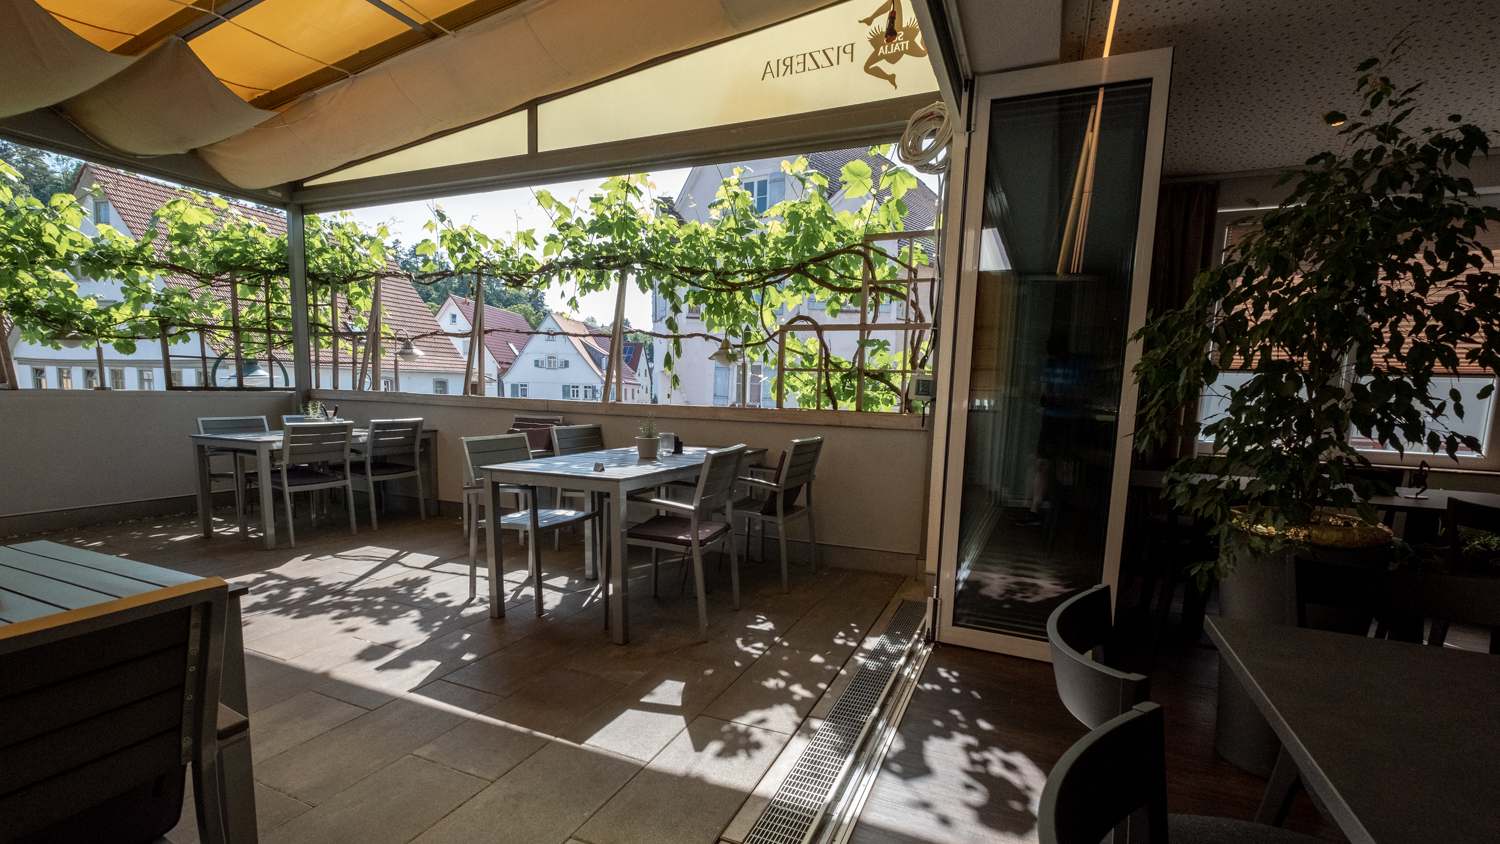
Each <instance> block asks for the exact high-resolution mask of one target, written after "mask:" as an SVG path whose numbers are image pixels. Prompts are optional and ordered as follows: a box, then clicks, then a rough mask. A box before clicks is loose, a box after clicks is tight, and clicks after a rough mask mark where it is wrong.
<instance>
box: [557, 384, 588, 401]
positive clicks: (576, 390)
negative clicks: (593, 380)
mask: <svg viewBox="0 0 1500 844" xmlns="http://www.w3.org/2000/svg"><path fill="white" fill-rule="evenodd" d="M562 397H563V398H565V399H575V400H576V399H579V398H582V397H583V389H582V388H581V387H579V386H578V385H577V384H564V385H562Z"/></svg>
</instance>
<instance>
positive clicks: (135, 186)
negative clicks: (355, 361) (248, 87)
mask: <svg viewBox="0 0 1500 844" xmlns="http://www.w3.org/2000/svg"><path fill="white" fill-rule="evenodd" d="M93 184H97V185H99V187H100V188H101V189H102V190H103V191H104V195H105V197H106V198H107V199H108V200H109V203H110V205H112V206H113V207H114V209H115V211H116V213H117V214H118V215H119V218H120V221H121V222H123V223H124V224H125V229H126V230H127V231H126V232H124V233H126V234H129V235H130V236H131V237H140V236H141V234H142V233H143V232H145V231H146V230H147V229H149V228H151V221H152V218H153V217H154V216H155V215H156V212H157V211H158V210H159V209H160V208H161V207H162V206H163V205H166V204H167V203H168V202H170V201H172V200H173V199H178V198H185V197H190V196H192V194H191V193H190V192H188V191H186V190H183V189H182V188H178V187H174V186H172V185H169V184H167V183H165V182H158V181H156V180H155V179H148V178H146V177H144V176H138V175H136V174H134V173H127V172H125V171H123V170H114V169H111V168H108V167H100V166H99V165H97V164H87V165H85V166H84V167H83V168H81V170H80V171H79V174H78V182H77V183H76V184H75V185H74V191H75V192H77V191H78V189H79V188H80V187H85V186H88V185H93ZM229 202H230V207H231V208H233V209H234V210H235V211H238V212H239V213H241V214H244V215H246V216H248V217H250V218H252V219H255V220H258V221H260V222H261V223H264V224H265V226H266V231H267V232H269V233H270V234H271V236H273V237H280V236H281V235H284V234H286V215H285V214H283V213H282V212H280V211H276V210H273V209H270V208H263V207H261V206H259V205H250V204H248V203H244V202H236V201H234V200H230V201H229ZM158 248H161V247H160V246H158ZM387 266H390V267H391V268H392V269H394V266H393V265H390V264H389V263H388V264H387ZM163 281H165V282H166V283H168V284H175V285H180V286H190V285H194V284H195V282H194V281H193V280H191V279H188V278H185V277H180V276H171V277H165V278H164V279H163ZM212 289H213V291H214V295H215V296H216V297H217V298H218V299H219V300H220V301H227V300H228V299H229V293H228V287H227V285H226V284H223V283H219V284H214V285H212ZM381 300H382V304H383V305H384V307H385V326H386V328H387V333H390V334H394V333H395V331H396V330H397V329H401V330H404V331H405V332H406V333H407V335H408V336H410V337H413V338H415V339H414V340H413V344H414V345H415V346H416V347H417V348H419V349H421V350H422V352H423V356H422V358H421V359H420V361H418V362H417V363H415V364H410V366H411V368H413V369H421V370H425V371H440V372H453V371H456V372H463V369H464V359H463V357H461V356H460V355H459V354H458V351H457V350H456V349H454V348H453V343H452V341H450V340H448V338H446V337H444V336H442V335H441V334H434V333H433V332H436V331H437V330H438V325H437V319H436V318H435V317H434V316H433V315H432V311H430V310H428V308H427V303H426V302H423V301H422V297H420V296H418V295H417V291H416V290H415V289H414V288H413V287H412V286H411V284H410V283H409V282H407V281H404V280H401V279H389V280H387V281H386V282H385V283H384V285H383V286H382V288H381ZM343 310H344V312H345V317H346V319H347V318H350V317H352V316H354V312H353V311H351V310H348V309H347V308H344V309H343ZM507 313H509V312H508V311H507ZM487 316H488V315H487ZM522 322H523V323H524V320H523V321H522ZM421 335H428V336H421ZM383 346H384V347H385V348H386V349H388V350H389V353H388V354H386V355H383V356H382V357H383V359H384V363H383V364H382V367H384V366H385V365H388V364H389V362H390V360H391V354H394V352H395V350H396V349H397V348H399V344H398V343H396V342H395V340H394V339H393V338H387V339H386V341H385V343H384V344H383ZM348 360H349V359H348V356H347V355H344V356H342V357H341V360H340V362H341V363H344V364H347V363H348ZM315 361H316V362H317V363H318V364H327V363H330V362H331V361H332V355H331V354H330V353H329V352H328V350H326V349H323V350H320V351H319V352H318V354H317V355H316V357H315Z"/></svg>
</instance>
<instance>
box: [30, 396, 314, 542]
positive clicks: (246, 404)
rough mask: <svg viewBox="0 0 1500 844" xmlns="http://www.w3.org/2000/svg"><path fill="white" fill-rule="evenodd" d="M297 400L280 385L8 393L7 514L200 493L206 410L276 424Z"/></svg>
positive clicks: (215, 413) (213, 414) (95, 505)
mask: <svg viewBox="0 0 1500 844" xmlns="http://www.w3.org/2000/svg"><path fill="white" fill-rule="evenodd" d="M293 407H294V400H293V398H292V394H291V393H289V392H281V391H276V392H270V391H266V392H238V391H235V392H199V391H181V392H178V391H171V392H168V391H165V390H158V391H155V392H149V393H147V392H119V393H114V392H94V391H88V390H73V391H64V390H17V391H14V392H10V391H6V392H0V431H5V432H6V436H4V437H0V478H3V482H0V519H4V517H7V516H17V515H21V514H31V513H45V512H48V511H57V510H73V509H78V508H89V507H101V506H104V505H112V504H120V503H125V502H140V501H153V500H160V499H171V498H177V497H185V496H193V495H196V494H197V489H198V483H197V474H196V472H197V470H196V469H195V468H194V466H195V464H194V457H193V448H192V444H191V441H190V440H189V439H188V435H189V434H193V433H196V432H197V430H198V424H197V418H198V417H199V416H261V415H264V416H266V417H267V418H268V419H269V420H271V423H272V427H277V425H278V423H279V419H280V417H281V414H283V413H291V412H293ZM98 520H99V519H95V521H98ZM0 532H4V531H0Z"/></svg>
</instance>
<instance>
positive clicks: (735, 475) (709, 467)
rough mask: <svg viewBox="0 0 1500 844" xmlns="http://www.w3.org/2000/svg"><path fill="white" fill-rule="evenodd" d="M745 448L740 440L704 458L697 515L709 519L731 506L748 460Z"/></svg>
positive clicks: (695, 497) (695, 498)
mask: <svg viewBox="0 0 1500 844" xmlns="http://www.w3.org/2000/svg"><path fill="white" fill-rule="evenodd" d="M745 450H746V446H745V444H744V443H740V444H739V445H734V446H730V447H729V448H720V449H715V450H713V451H710V452H709V453H708V455H707V456H705V457H704V458H703V469H702V470H701V471H700V472H699V473H698V489H697V491H696V492H694V494H693V511H694V512H693V516H694V518H696V519H698V520H699V521H709V520H710V519H712V518H713V517H714V515H715V514H716V513H719V512H721V511H723V510H724V508H725V507H726V506H727V505H728V503H729V497H730V496H731V495H732V494H733V493H734V484H735V482H736V481H738V480H739V477H740V464H741V463H743V462H744V461H745Z"/></svg>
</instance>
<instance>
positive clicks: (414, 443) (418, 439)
mask: <svg viewBox="0 0 1500 844" xmlns="http://www.w3.org/2000/svg"><path fill="white" fill-rule="evenodd" d="M421 450H422V420H421V419H420V418H417V419H371V420H370V430H369V437H368V439H366V440H365V445H364V449H363V451H364V453H365V454H368V455H370V456H371V457H410V458H411V465H413V466H416V465H418V464H417V461H418V460H419V459H420V454H421Z"/></svg>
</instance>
